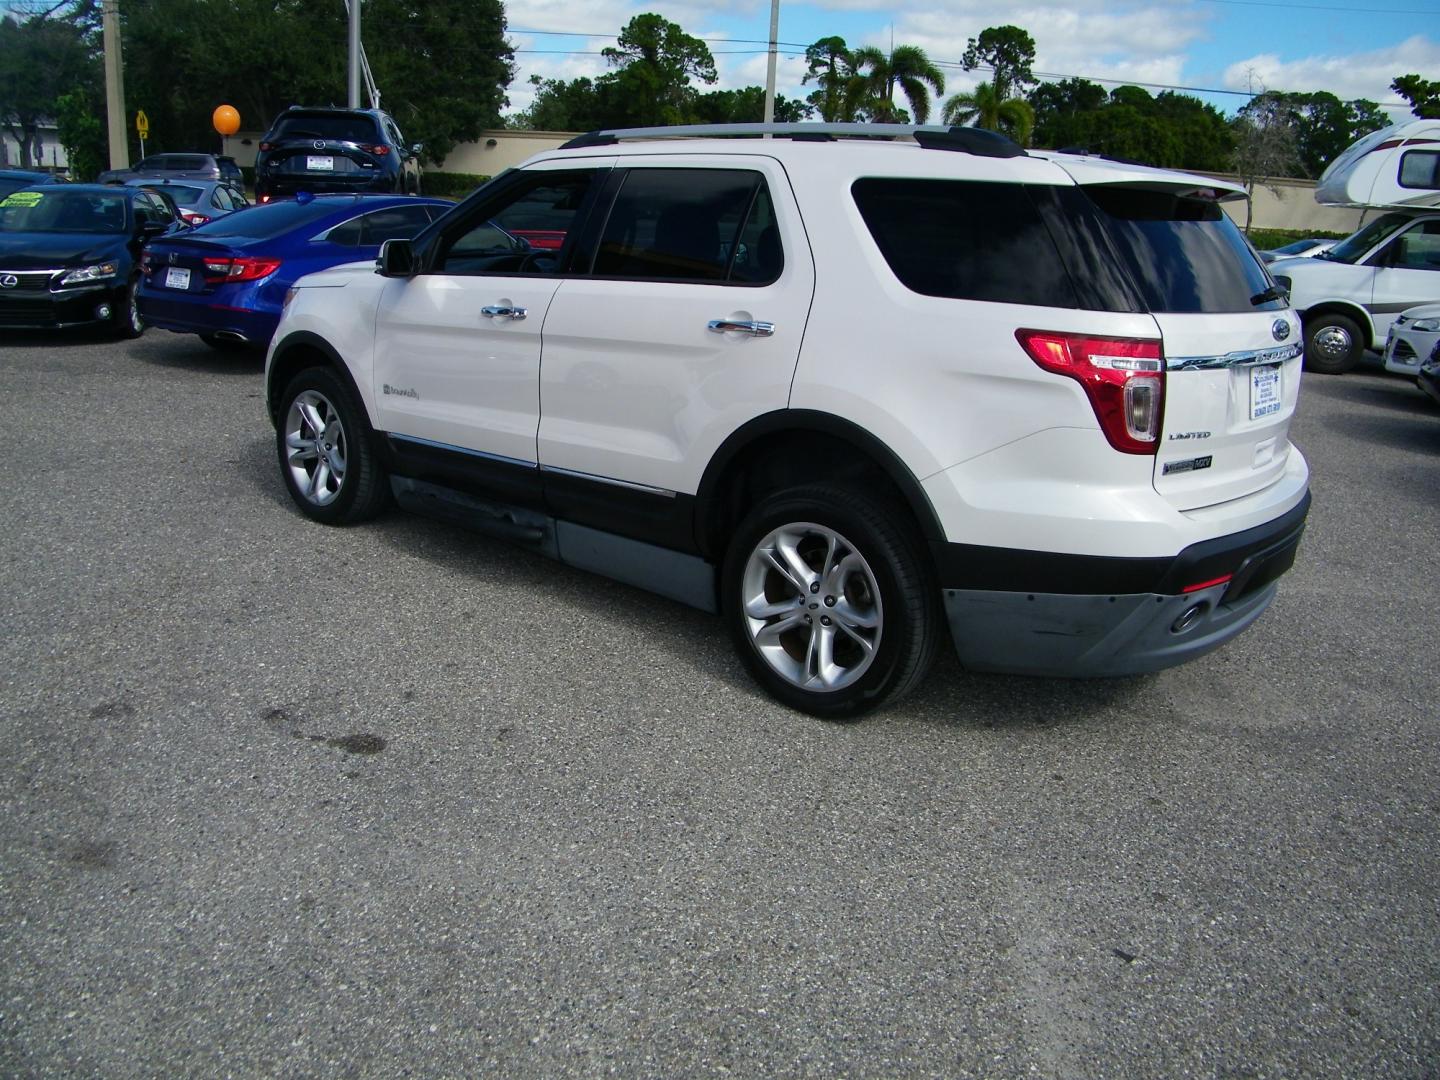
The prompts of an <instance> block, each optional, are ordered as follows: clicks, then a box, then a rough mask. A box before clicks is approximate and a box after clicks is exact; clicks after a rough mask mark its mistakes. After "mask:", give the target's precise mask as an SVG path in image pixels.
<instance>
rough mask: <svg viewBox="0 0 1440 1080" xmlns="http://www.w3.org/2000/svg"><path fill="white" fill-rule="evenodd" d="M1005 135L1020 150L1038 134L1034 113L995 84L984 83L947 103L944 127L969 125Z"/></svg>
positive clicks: (1021, 100) (1026, 103)
mask: <svg viewBox="0 0 1440 1080" xmlns="http://www.w3.org/2000/svg"><path fill="white" fill-rule="evenodd" d="M971 121H973V122H974V124H975V126H976V127H979V128H986V129H988V130H990V131H1003V132H1005V134H1007V135H1009V136H1010V137H1011V138H1012V139H1014V140H1015V141H1016V142H1017V143H1019V144H1020V145H1021V146H1024V145H1025V144H1026V143H1028V142H1029V141H1030V133H1031V132H1032V131H1034V130H1035V110H1034V109H1033V108H1031V107H1030V103H1029V102H1028V101H1025V100H1023V99H1021V98H1007V97H1005V96H1004V95H1003V92H1002V91H999V90H996V89H995V86H994V84H993V83H988V82H982V83H981V84H980V85H979V86H977V87H975V89H974V90H971V91H970V92H969V93H968V94H956V95H955V96H954V97H952V98H951V99H950V100H949V101H947V102H946V103H945V123H947V124H968V123H970V122H971Z"/></svg>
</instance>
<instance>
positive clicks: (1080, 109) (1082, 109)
mask: <svg viewBox="0 0 1440 1080" xmlns="http://www.w3.org/2000/svg"><path fill="white" fill-rule="evenodd" d="M1028 100H1029V102H1030V107H1031V108H1033V109H1034V110H1035V132H1034V139H1035V142H1036V144H1037V145H1039V146H1052V147H1060V146H1084V145H1086V144H1087V143H1088V142H1089V141H1090V128H1091V125H1092V123H1093V120H1094V115H1093V114H1094V113H1096V112H1098V111H1099V110H1100V109H1101V108H1102V107H1103V106H1104V105H1105V104H1106V103H1107V102H1109V100H1110V95H1109V94H1108V93H1106V92H1105V88H1104V87H1103V86H1101V85H1100V84H1099V83H1093V82H1091V81H1090V80H1088V79H1062V80H1060V81H1059V82H1054V83H1041V84H1040V85H1039V86H1037V87H1036V88H1035V89H1034V90H1032V91H1030V94H1029V98H1028Z"/></svg>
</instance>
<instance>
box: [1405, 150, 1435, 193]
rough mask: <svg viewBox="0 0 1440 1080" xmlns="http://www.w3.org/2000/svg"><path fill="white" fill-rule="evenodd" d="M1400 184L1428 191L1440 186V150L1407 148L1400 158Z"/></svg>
mask: <svg viewBox="0 0 1440 1080" xmlns="http://www.w3.org/2000/svg"><path fill="white" fill-rule="evenodd" d="M1400 186H1401V187H1407V188H1421V189H1423V190H1426V191H1434V190H1435V189H1436V188H1440V152H1437V151H1434V150H1407V151H1406V152H1405V155H1404V156H1403V157H1402V158H1401V159H1400Z"/></svg>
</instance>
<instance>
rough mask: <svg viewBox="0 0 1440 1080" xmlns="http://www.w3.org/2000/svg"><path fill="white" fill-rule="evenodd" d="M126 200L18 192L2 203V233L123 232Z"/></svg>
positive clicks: (121, 196)
mask: <svg viewBox="0 0 1440 1080" xmlns="http://www.w3.org/2000/svg"><path fill="white" fill-rule="evenodd" d="M125 201H126V196H125V195H124V194H121V193H116V194H113V195H112V194H110V193H108V192H103V191H65V190H64V189H63V188H62V189H61V190H58V191H43V192H42V191H17V192H15V193H14V194H13V195H7V196H6V197H5V199H4V201H3V202H0V232H7V233H15V232H31V233H123V232H124V231H125V228H126V225H125Z"/></svg>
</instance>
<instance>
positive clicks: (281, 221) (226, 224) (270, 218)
mask: <svg viewBox="0 0 1440 1080" xmlns="http://www.w3.org/2000/svg"><path fill="white" fill-rule="evenodd" d="M336 209H337V207H336V206H335V204H334V203H333V202H327V201H326V200H324V199H314V200H312V201H310V202H303V203H302V202H297V201H295V200H293V199H286V200H284V201H282V202H273V203H266V204H265V205H264V206H252V207H250V208H249V209H247V210H246V211H245V212H244V213H243V214H226V215H225V216H224V217H221V218H216V219H215V220H214V221H212V222H210V223H209V224H208V225H201V226H200V228H201V229H203V230H205V231H206V232H207V233H212V234H223V235H225V236H249V237H263V236H279V235H280V234H281V233H283V232H289V231H290V230H291V229H293V228H296V227H297V226H300V225H304V224H305V223H306V222H307V221H315V220H316V219H318V218H322V217H328V216H329V215H331V214H333V213H335V211H336ZM318 231H319V229H317V230H316V232H318Z"/></svg>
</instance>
